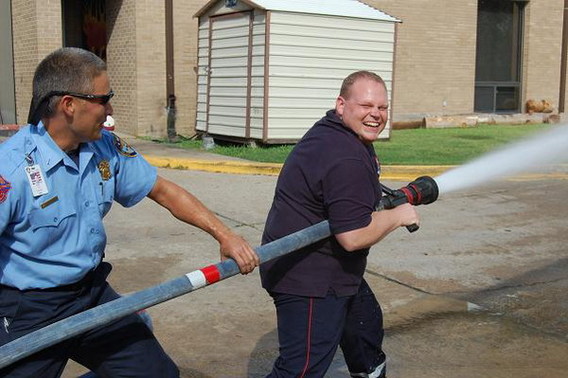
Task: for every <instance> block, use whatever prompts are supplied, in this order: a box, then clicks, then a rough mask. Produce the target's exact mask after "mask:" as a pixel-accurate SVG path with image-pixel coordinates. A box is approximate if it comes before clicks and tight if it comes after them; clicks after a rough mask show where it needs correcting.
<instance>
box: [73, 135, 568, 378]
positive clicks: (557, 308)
mask: <svg viewBox="0 0 568 378" xmlns="http://www.w3.org/2000/svg"><path fill="white" fill-rule="evenodd" d="M125 139H126V140H127V141H128V142H129V143H131V144H132V145H133V146H134V147H135V148H136V149H137V150H138V151H139V152H140V153H142V154H144V155H145V156H146V157H148V158H149V160H150V158H152V157H160V158H170V159H174V158H175V159H180V160H183V161H184V163H185V162H187V161H210V162H212V165H211V166H216V165H221V164H218V162H227V161H230V162H234V164H235V165H239V166H246V164H244V163H246V162H245V161H241V160H239V159H229V158H225V157H220V156H218V155H215V154H211V153H208V152H206V151H199V150H195V151H194V150H178V149H175V148H170V147H166V146H163V145H157V144H155V143H153V142H149V141H144V140H139V139H133V138H131V137H128V136H125ZM170 167H171V166H170ZM206 168H207V167H206ZM567 172H568V167H566V166H560V167H557V168H555V169H554V170H553V172H552V173H553V174H549V173H548V172H543V174H541V175H540V176H538V177H535V176H531V177H528V176H527V177H525V178H523V177H519V178H517V179H515V180H507V181H504V180H501V181H498V182H494V183H491V184H487V185H484V186H481V187H477V188H473V189H470V190H465V191H461V192H454V193H450V194H442V195H441V196H440V199H439V200H438V201H437V202H436V203H434V204H432V205H428V206H422V207H419V213H420V214H421V218H422V224H421V229H420V231H418V232H416V233H413V234H409V233H408V232H406V230H404V229H401V230H397V231H395V232H394V233H393V234H391V235H389V237H388V238H386V239H385V240H383V241H381V242H380V243H379V244H377V245H376V246H374V247H373V248H372V249H371V254H370V256H369V261H368V267H367V272H366V279H367V280H368V281H369V284H370V285H371V287H372V288H373V290H374V291H375V293H376V294H377V297H378V299H379V300H380V302H381V305H382V307H383V310H384V313H385V328H386V339H385V349H386V351H387V353H388V355H389V377H390V378H470V377H471V378H513V377H514V378H563V377H565V376H566V372H567V371H568V360H567V359H566V356H567V355H568V248H567V247H566V245H568V234H566V230H567V229H568V221H567V218H566V214H567V213H568V202H567V201H566V200H565V197H566V181H565V179H564V178H565V177H566V174H567ZM159 173H160V175H162V176H164V177H166V178H168V179H171V180H172V181H174V182H177V183H178V184H180V185H182V186H183V187H185V188H187V189H188V190H189V191H190V192H192V193H194V194H195V195H196V196H197V197H198V198H199V199H201V200H202V201H203V202H204V203H205V204H206V205H207V206H208V207H209V208H211V209H212V210H213V211H214V212H215V213H217V214H218V216H219V217H220V218H221V219H223V220H224V221H225V222H226V223H227V224H228V225H229V226H230V227H232V228H233V229H234V230H235V231H236V232H238V233H239V234H241V235H243V236H244V237H245V238H246V239H247V240H249V242H250V243H251V244H252V245H258V244H259V243H260V237H261V234H262V229H263V226H264V221H265V217H266V214H267V212H268V208H269V206H270V203H271V200H272V195H273V191H274V186H275V183H276V176H275V175H274V173H270V174H264V173H263V174H260V173H258V171H249V172H248V173H241V174H238V175H235V174H226V173H215V171H214V170H213V169H210V168H207V169H205V168H203V170H202V171H198V170H196V169H195V168H192V169H167V168H159ZM386 173H387V172H386V171H385V175H386ZM422 174H430V175H432V176H436V175H437V173H436V172H432V171H420V172H413V173H411V174H409V178H407V177H406V176H405V177H404V178H397V176H394V175H393V176H391V177H389V178H388V179H386V178H385V180H386V184H387V185H389V186H390V187H393V188H397V187H400V186H402V185H404V184H405V183H407V182H408V181H409V180H412V179H414V178H416V177H417V176H419V175H422ZM105 224H106V228H107V233H108V247H107V250H106V256H107V257H106V259H107V260H108V261H109V262H111V263H112V264H113V266H114V270H113V272H112V274H111V276H110V281H111V283H112V284H113V286H114V287H115V288H116V289H117V290H118V291H119V292H121V293H128V292H132V291H137V290H141V289H144V288H147V287H149V286H152V285H156V284H159V283H161V282H164V281H166V280H169V279H172V278H175V277H178V276H180V275H183V274H185V273H187V272H190V271H193V270H195V269H198V268H201V267H203V266H206V265H209V264H211V263H215V262H216V261H218V246H217V243H216V242H215V241H214V240H213V239H212V238H211V237H210V236H209V235H207V234H205V233H204V232H201V231H200V230H197V229H195V228H192V227H188V226H187V225H185V224H182V223H180V222H179V221H177V220H175V219H174V218H173V217H172V216H171V215H170V214H169V213H168V212H167V211H165V210H164V209H161V208H160V207H159V206H157V205H156V204H155V203H153V202H152V201H150V200H145V201H142V202H141V203H140V204H139V205H137V206H135V207H134V208H132V209H124V208H121V207H120V206H118V205H115V206H114V207H113V210H112V211H111V213H110V214H109V216H108V217H107V218H106V219H105ZM148 311H149V313H150V314H151V316H152V318H153V322H154V326H155V333H156V335H157V337H158V338H159V340H160V341H161V343H162V345H163V346H164V348H165V349H166V350H167V351H168V353H169V354H170V355H171V356H172V358H173V359H174V360H175V362H176V363H177V364H178V366H179V367H180V369H181V372H182V377H200V378H208V377H263V376H264V375H265V374H267V373H268V371H269V370H270V366H271V364H272V362H273V360H274V358H275V357H276V355H277V335H276V324H275V314H274V308H273V305H272V303H271V300H270V297H269V296H268V295H267V294H266V293H265V292H264V291H263V290H262V289H261V288H260V284H259V277H258V271H255V272H253V273H251V274H250V275H248V276H244V277H243V276H238V277H233V278H230V279H228V280H226V281H223V282H220V283H218V284H216V285H213V286H210V287H206V288H204V289H203V290H199V291H197V292H193V293H191V294H188V295H186V296H183V297H180V298H177V299H175V300H172V301H169V302H166V303H163V304H161V305H158V306H155V307H152V308H150V309H149V310H148ZM83 372H85V369H84V368H82V367H80V366H78V365H76V364H75V363H70V364H69V365H68V367H67V368H66V370H65V372H64V375H63V376H64V377H65V378H70V377H77V376H78V375H80V374H81V373H83ZM345 376H347V374H346V367H345V364H344V362H343V360H342V356H341V352H340V351H338V353H337V355H336V358H335V359H334V363H333V365H332V368H331V369H330V371H329V373H328V375H327V377H329V378H339V377H345Z"/></svg>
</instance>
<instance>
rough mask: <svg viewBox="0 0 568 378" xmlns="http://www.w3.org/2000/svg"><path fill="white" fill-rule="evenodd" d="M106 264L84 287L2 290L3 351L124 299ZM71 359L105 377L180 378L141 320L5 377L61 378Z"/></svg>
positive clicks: (49, 353) (43, 354) (57, 349)
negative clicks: (56, 324)
mask: <svg viewBox="0 0 568 378" xmlns="http://www.w3.org/2000/svg"><path fill="white" fill-rule="evenodd" d="M110 270H111V267H110V264H107V263H102V264H100V266H99V267H98V268H97V269H96V270H95V272H94V273H92V274H90V275H88V277H87V278H85V279H83V280H82V281H81V282H80V283H77V284H73V285H68V286H64V287H58V288H54V289H47V290H25V291H20V290H17V289H13V288H9V287H6V286H0V325H1V328H0V345H3V344H6V343H8V342H10V341H12V340H14V339H16V338H18V337H20V336H23V335H25V334H27V333H29V332H32V331H34V330H37V329H40V328H43V327H45V326H46V325H48V324H50V323H53V322H55V321H58V320H61V319H63V318H66V317H69V316H71V315H73V314H76V313H79V312H82V311H85V310H87V309H89V308H92V307H95V306H97V305H100V304H103V303H106V302H109V301H111V300H114V299H116V298H118V297H119V295H118V294H117V293H116V292H115V291H114V290H113V289H112V288H111V287H110V285H109V284H108V283H107V282H106V277H107V275H108V274H109V273H110ZM68 359H72V360H74V361H76V362H78V363H80V364H81V365H83V366H85V367H87V368H89V369H90V370H92V371H94V372H95V373H96V374H97V376H100V377H126V376H128V377H179V372H178V369H177V367H176V366H175V364H174V363H173V361H172V360H171V359H170V358H169V357H168V355H167V354H166V353H165V352H164V350H163V349H162V347H161V346H160V344H159V343H158V341H157V340H156V338H155V337H154V335H153V334H152V332H151V331H150V329H149V328H148V327H147V326H146V324H145V323H144V322H143V321H142V319H141V318H140V316H138V315H136V314H132V315H129V316H127V317H125V318H122V319H120V320H117V321H115V322H113V323H110V324H107V325H104V326H101V327H99V328H95V329H93V330H90V331H87V332H86V333H84V334H82V335H80V336H77V337H74V338H71V339H69V340H66V341H63V342H61V343H59V344H57V345H54V346H52V347H49V348H47V349H44V350H42V351H40V352H38V353H36V354H34V355H32V356H29V357H26V358H24V359H22V360H20V361H17V362H15V363H14V364H12V365H10V366H8V367H6V368H4V369H1V370H0V376H1V377H59V376H60V375H61V374H62V372H63V369H64V367H65V364H66V363H67V360H68Z"/></svg>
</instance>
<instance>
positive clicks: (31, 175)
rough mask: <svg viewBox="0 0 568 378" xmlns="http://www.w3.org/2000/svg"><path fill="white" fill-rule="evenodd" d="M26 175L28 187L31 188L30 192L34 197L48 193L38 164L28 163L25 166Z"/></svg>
mask: <svg viewBox="0 0 568 378" xmlns="http://www.w3.org/2000/svg"><path fill="white" fill-rule="evenodd" d="M26 176H27V177H28V181H29V183H30V187H31V188H32V194H33V195H34V197H38V196H41V195H44V194H47V193H49V191H48V190H47V184H46V183H45V179H44V177H43V172H42V171H41V168H40V166H39V165H37V164H33V165H28V166H27V167H26Z"/></svg>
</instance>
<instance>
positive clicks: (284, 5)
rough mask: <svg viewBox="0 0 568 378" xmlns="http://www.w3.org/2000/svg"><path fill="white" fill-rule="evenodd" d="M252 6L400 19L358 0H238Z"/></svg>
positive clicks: (203, 10) (287, 10)
mask: <svg viewBox="0 0 568 378" xmlns="http://www.w3.org/2000/svg"><path fill="white" fill-rule="evenodd" d="M240 1H242V2H243V3H246V4H248V5H250V6H251V7H253V8H260V9H263V10H273V11H283V12H298V13H311V14H325V15H331V16H344V17H355V18H366V19H372V20H382V21H393V22H400V20H398V19H396V18H394V17H392V16H390V15H388V14H386V13H384V12H381V11H380V10H378V9H376V8H373V7H371V6H369V5H367V4H364V3H362V2H360V1H359V0H240ZM214 2H215V1H210V2H209V3H208V4H206V5H205V6H204V7H203V8H201V9H200V10H199V11H198V12H197V14H196V16H197V17H198V16H201V15H202V14H203V13H205V11H206V10H207V9H208V8H209V7H210V6H211V5H212V4H213V3H214Z"/></svg>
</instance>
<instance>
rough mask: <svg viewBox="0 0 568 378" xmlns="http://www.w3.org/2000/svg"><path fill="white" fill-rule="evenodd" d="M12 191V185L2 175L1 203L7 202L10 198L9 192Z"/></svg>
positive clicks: (0, 183) (0, 187)
mask: <svg viewBox="0 0 568 378" xmlns="http://www.w3.org/2000/svg"><path fill="white" fill-rule="evenodd" d="M10 189H12V185H10V183H9V182H8V181H6V179H4V177H2V175H0V203H2V202H4V201H6V198H8V192H9V191H10Z"/></svg>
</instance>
